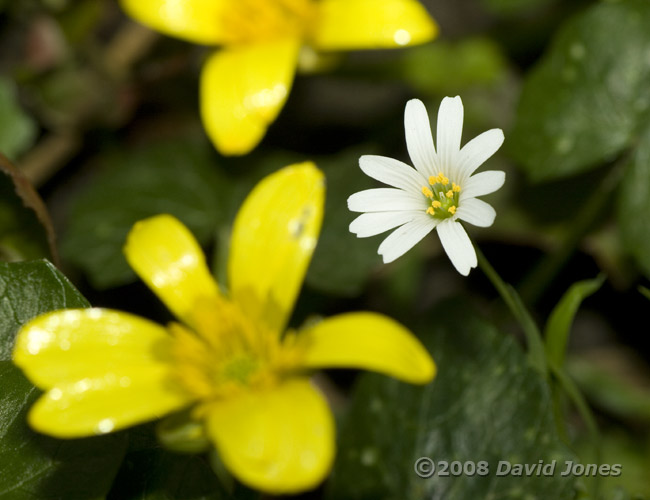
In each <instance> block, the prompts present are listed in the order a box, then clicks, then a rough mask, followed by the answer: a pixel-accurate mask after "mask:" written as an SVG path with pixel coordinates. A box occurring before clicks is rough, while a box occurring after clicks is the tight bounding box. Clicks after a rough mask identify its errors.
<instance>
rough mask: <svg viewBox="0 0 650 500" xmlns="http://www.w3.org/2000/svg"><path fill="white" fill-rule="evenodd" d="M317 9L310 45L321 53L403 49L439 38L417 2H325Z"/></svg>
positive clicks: (326, 0) (433, 23)
mask: <svg viewBox="0 0 650 500" xmlns="http://www.w3.org/2000/svg"><path fill="white" fill-rule="evenodd" d="M318 5H319V13H318V24H317V26H316V29H315V30H314V33H313V37H312V40H311V42H312V43H313V44H314V46H316V47H317V48H319V49H321V50H341V49H348V50H352V49H374V48H390V47H403V46H406V45H415V44H419V43H424V42H428V41H429V40H432V39H433V38H435V36H436V35H437V34H438V27H437V25H436V23H435V21H434V20H433V19H432V18H431V16H430V15H429V13H428V12H427V10H426V9H425V8H424V7H423V6H422V4H420V3H419V2H418V1H417V0H322V1H321V2H319V4H318Z"/></svg>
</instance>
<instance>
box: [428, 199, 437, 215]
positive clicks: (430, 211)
mask: <svg viewBox="0 0 650 500" xmlns="http://www.w3.org/2000/svg"><path fill="white" fill-rule="evenodd" d="M434 203H435V202H434ZM427 213H428V214H429V215H433V208H431V207H429V208H427Z"/></svg>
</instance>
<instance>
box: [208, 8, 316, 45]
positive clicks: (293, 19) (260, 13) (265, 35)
mask: <svg viewBox="0 0 650 500" xmlns="http://www.w3.org/2000/svg"><path fill="white" fill-rule="evenodd" d="M315 10H316V9H315V4H314V2H313V0H235V1H233V2H230V5H229V7H228V8H227V9H226V11H225V13H224V15H223V17H222V19H221V23H222V25H221V29H222V31H223V33H224V36H223V38H224V41H225V43H226V44H230V43H249V42H257V41H262V40H273V39H275V38H279V37H291V36H297V37H302V36H303V35H304V34H305V32H306V31H307V30H308V29H309V27H310V26H311V24H312V22H313V20H314V14H315Z"/></svg>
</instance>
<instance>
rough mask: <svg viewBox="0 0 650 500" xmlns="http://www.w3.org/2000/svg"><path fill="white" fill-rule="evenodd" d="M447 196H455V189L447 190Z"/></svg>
mask: <svg viewBox="0 0 650 500" xmlns="http://www.w3.org/2000/svg"><path fill="white" fill-rule="evenodd" d="M445 196H446V197H447V198H453V197H454V191H453V190H451V189H450V190H449V191H447V193H446V194H445Z"/></svg>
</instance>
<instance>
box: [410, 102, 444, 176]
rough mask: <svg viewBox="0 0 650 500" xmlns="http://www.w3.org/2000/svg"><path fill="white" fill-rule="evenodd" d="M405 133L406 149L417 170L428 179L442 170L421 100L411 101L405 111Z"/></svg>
mask: <svg viewBox="0 0 650 500" xmlns="http://www.w3.org/2000/svg"><path fill="white" fill-rule="evenodd" d="M404 131H405V132H406V148H407V149H408V152H409V156H410V157H411V161H412V162H413V165H415V168H416V169H417V171H418V172H420V174H422V175H423V176H424V178H425V179H428V178H429V176H430V175H436V174H437V173H438V171H439V170H440V168H439V165H437V161H436V148H435V146H434V145H433V137H432V136H431V124H430V123H429V116H428V115H427V110H426V108H425V107H424V104H423V103H422V101H420V100H419V99H411V100H410V101H409V102H407V103H406V109H405V110H404Z"/></svg>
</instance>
